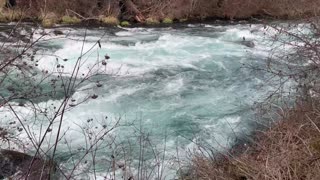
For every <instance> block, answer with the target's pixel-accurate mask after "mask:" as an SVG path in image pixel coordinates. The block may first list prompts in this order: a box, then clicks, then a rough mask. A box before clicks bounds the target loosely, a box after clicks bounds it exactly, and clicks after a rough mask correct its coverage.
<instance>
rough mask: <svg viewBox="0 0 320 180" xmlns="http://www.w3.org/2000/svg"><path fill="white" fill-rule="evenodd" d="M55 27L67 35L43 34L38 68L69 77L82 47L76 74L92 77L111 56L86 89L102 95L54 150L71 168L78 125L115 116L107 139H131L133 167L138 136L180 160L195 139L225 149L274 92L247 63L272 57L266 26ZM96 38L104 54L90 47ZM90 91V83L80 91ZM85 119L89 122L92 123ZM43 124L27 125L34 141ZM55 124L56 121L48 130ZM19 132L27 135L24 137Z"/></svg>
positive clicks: (103, 154)
mask: <svg viewBox="0 0 320 180" xmlns="http://www.w3.org/2000/svg"><path fill="white" fill-rule="evenodd" d="M58 29H59V30H61V31H62V32H63V35H58V36H56V35H54V34H53V33H52V31H53V30H52V29H47V30H46V32H48V36H46V37H45V38H46V39H45V40H43V41H40V42H39V43H38V44H37V48H38V52H37V54H36V56H35V58H36V59H37V60H38V61H39V62H38V64H39V66H38V68H39V69H41V70H47V71H49V72H50V71H51V72H52V71H55V70H56V65H57V60H56V57H59V58H60V59H68V61H65V62H64V61H61V60H60V61H59V64H61V65H63V66H64V72H65V74H66V76H68V74H69V73H71V72H72V70H73V67H74V65H75V62H76V61H77V58H78V57H79V56H80V53H81V49H82V48H83V52H86V51H87V50H90V51H89V52H88V53H87V54H86V55H85V56H84V58H83V59H85V61H84V64H83V66H82V68H81V69H80V71H81V73H86V72H88V67H90V66H92V65H93V64H94V63H96V62H97V60H100V59H101V58H103V57H104V55H105V54H108V55H109V56H110V57H111V58H110V60H109V61H108V65H107V66H106V67H105V69H103V71H102V72H103V73H104V76H103V78H101V79H100V80H99V79H98V80H99V81H101V83H102V84H103V86H102V87H101V88H98V89H93V90H91V91H90V92H92V93H94V94H97V95H98V98H97V99H94V100H90V101H87V102H85V103H82V104H80V105H79V106H77V107H76V108H74V109H72V110H70V111H68V112H66V114H65V116H64V122H63V126H62V131H63V132H65V134H64V133H62V134H63V135H64V138H63V139H64V140H65V141H66V142H68V143H66V144H62V145H59V147H58V152H59V154H60V156H57V157H58V158H60V159H59V162H61V163H62V164H63V165H64V166H68V165H69V164H70V163H71V157H72V158H76V157H77V156H72V154H73V152H76V151H77V150H78V149H81V148H82V147H83V146H84V145H85V143H86V142H85V140H86V139H85V138H84V137H83V132H82V129H81V127H90V128H96V129H101V128H102V126H101V124H104V123H106V124H115V123H116V122H117V121H118V120H119V119H120V124H121V126H120V127H119V128H117V129H115V130H114V131H112V132H111V134H112V135H111V136H112V137H114V138H115V141H116V142H117V143H118V144H122V143H125V142H127V141H130V143H131V149H130V151H131V152H132V159H133V162H135V161H137V159H135V158H137V154H138V150H139V146H138V143H137V141H138V138H137V137H138V136H139V133H140V131H141V132H143V133H144V134H148V137H149V138H150V141H151V142H152V143H153V144H154V147H156V148H159V149H164V148H163V147H165V149H166V158H165V159H166V161H169V160H170V159H172V157H175V156H176V155H177V149H178V150H179V152H180V153H179V154H180V155H181V156H182V157H183V156H184V155H185V154H186V153H187V152H188V151H193V150H195V149H194V148H195V142H197V143H201V144H203V145H204V146H211V147H214V148H215V149H216V150H225V149H226V148H228V147H230V146H231V145H232V144H233V143H234V141H235V139H236V137H240V136H242V135H243V134H249V133H250V131H251V124H252V121H253V113H254V112H253V111H252V107H253V105H254V103H255V102H256V101H260V100H262V99H264V98H265V97H266V96H267V94H268V92H269V91H270V89H271V87H269V86H267V85H265V81H266V79H267V77H266V75H265V74H263V73H262V72H259V73H258V72H256V71H252V70H250V69H248V68H246V67H245V66H244V64H248V63H250V64H255V65H258V66H259V64H263V61H264V59H265V58H267V56H268V50H269V47H268V46H267V45H266V44H265V43H264V36H263V32H262V30H263V26H262V25H249V24H248V25H247V24H243V25H228V26H217V25H203V24H196V25H188V26H187V25H186V26H181V27H178V28H121V29H112V30H108V29H104V28H96V29H89V30H85V29H83V28H63V27H61V28H58ZM66 35H67V36H66ZM84 36H85V42H84V43H83V40H84ZM35 38H36V37H35ZM244 39H245V41H250V42H253V43H254V47H248V46H246V45H244V44H243V41H244ZM98 40H99V42H100V43H101V48H99V47H98V46H97V45H96V42H97V41H98ZM52 54H53V55H54V56H52ZM91 86H95V82H92V83H88V84H86V86H84V87H81V89H85V88H88V87H91ZM81 89H79V91H77V92H76V93H75V94H74V95H73V98H74V99H77V98H81V97H84V96H86V95H87V93H88V92H87V91H82V90H81ZM60 102H61V100H59V99H51V100H48V101H46V102H40V103H38V105H39V106H40V107H43V108H45V107H46V108H48V109H49V110H50V109H53V108H52V107H53V106H55V105H57V104H59V103H60ZM19 108H20V109H19V112H21V113H23V114H24V115H25V116H28V117H30V118H32V117H33V115H32V113H31V112H30V111H29V110H28V109H27V108H24V107H19ZM1 116H2V123H3V124H7V123H8V122H10V118H8V116H9V115H8V114H6V115H4V113H2V115H1ZM3 116H6V118H7V119H6V118H4V117H3ZM88 119H93V121H91V122H90V123H88ZM47 124H48V122H47V121H41V120H39V119H38V120H37V121H33V122H30V124H29V125H30V128H32V129H33V131H34V136H35V137H38V136H40V134H43V131H44V129H42V127H43V126H44V125H47ZM8 126H9V125H8ZM57 126H58V123H56V124H54V127H57ZM53 129H54V128H53ZM137 129H139V130H137ZM138 131H139V132H138ZM54 135H55V132H54V131H53V132H52V134H51V135H48V137H47V142H48V143H49V144H50V143H53V141H54V137H55V136H54ZM19 136H20V137H21V138H25V137H26V135H25V134H23V133H21V134H19ZM124 146H126V145H124ZM112 148H114V147H111V148H109V149H108V148H107V147H106V148H102V149H101V150H99V151H98V154H97V156H98V159H99V161H98V163H100V164H98V167H99V168H98V172H99V173H98V174H99V177H101V178H103V177H104V176H106V175H107V174H108V173H109V172H108V171H107V170H106V168H105V166H107V165H106V163H107V162H108V161H107V159H110V156H111V154H112V153H114V152H112V151H113V150H114V149H115V148H114V149H112ZM147 158H149V159H151V160H152V158H153V157H152V155H150V156H149V157H147ZM84 166H86V165H83V166H82V167H84ZM133 166H135V164H134V163H133ZM173 166H174V165H173ZM163 168H167V167H163ZM170 168H172V167H170ZM84 169H86V168H84ZM89 169H90V168H89ZM133 169H134V168H133ZM173 169H174V168H173ZM79 171H80V170H79ZM166 172H167V174H170V172H171V175H168V179H170V178H173V177H174V170H171V171H169V170H166Z"/></svg>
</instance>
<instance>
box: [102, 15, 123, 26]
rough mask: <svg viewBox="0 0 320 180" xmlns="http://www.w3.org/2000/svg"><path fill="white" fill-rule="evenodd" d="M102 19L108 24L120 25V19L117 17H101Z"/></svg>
mask: <svg viewBox="0 0 320 180" xmlns="http://www.w3.org/2000/svg"><path fill="white" fill-rule="evenodd" d="M100 21H102V22H103V23H105V24H108V25H118V24H119V20H118V18H116V17H113V16H108V17H100Z"/></svg>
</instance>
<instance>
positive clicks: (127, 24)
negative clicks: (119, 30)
mask: <svg viewBox="0 0 320 180" xmlns="http://www.w3.org/2000/svg"><path fill="white" fill-rule="evenodd" d="M120 25H121V26H130V23H129V22H128V21H122V22H121V23H120Z"/></svg>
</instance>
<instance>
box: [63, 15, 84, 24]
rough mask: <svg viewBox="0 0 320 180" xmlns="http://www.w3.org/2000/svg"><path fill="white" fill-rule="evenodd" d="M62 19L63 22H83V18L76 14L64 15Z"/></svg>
mask: <svg viewBox="0 0 320 180" xmlns="http://www.w3.org/2000/svg"><path fill="white" fill-rule="evenodd" d="M61 20H62V22H61V23H62V24H77V23H80V22H81V20H80V19H79V18H77V17H75V16H72V17H71V16H63V17H62V18H61Z"/></svg>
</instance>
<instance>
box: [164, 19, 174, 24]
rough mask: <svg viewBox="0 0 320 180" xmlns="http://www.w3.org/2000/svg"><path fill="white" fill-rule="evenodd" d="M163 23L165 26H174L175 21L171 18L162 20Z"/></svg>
mask: <svg viewBox="0 0 320 180" xmlns="http://www.w3.org/2000/svg"><path fill="white" fill-rule="evenodd" d="M162 23H164V24H172V23H173V20H172V19H171V18H164V19H163V20H162Z"/></svg>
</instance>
